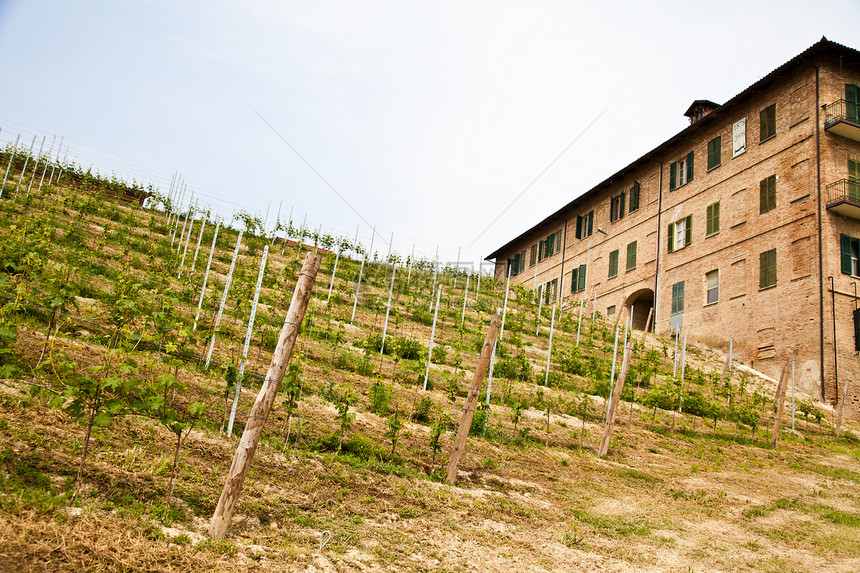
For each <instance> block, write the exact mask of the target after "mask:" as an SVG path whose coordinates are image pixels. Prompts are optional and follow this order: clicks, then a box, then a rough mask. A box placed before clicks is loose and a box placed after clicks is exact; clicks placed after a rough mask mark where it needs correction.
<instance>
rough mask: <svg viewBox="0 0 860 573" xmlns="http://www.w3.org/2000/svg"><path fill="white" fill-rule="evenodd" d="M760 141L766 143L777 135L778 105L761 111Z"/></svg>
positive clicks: (772, 105)
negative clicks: (765, 141) (766, 140)
mask: <svg viewBox="0 0 860 573" xmlns="http://www.w3.org/2000/svg"><path fill="white" fill-rule="evenodd" d="M759 122H760V131H761V133H760V137H759V140H760V141H764V140H765V139H768V138H770V137H773V136H774V135H776V104H771V105H769V106H767V107H766V108H764V109H763V110H761V113H760V114H759Z"/></svg>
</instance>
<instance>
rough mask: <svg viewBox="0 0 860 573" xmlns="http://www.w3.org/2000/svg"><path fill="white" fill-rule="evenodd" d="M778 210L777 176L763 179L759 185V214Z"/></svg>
mask: <svg viewBox="0 0 860 573" xmlns="http://www.w3.org/2000/svg"><path fill="white" fill-rule="evenodd" d="M774 209H776V175H771V176H770V177H768V178H766V179H762V180H761V183H760V184H759V213H767V212H768V211H773V210H774Z"/></svg>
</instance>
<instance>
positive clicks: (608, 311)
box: [606, 304, 615, 316]
mask: <svg viewBox="0 0 860 573" xmlns="http://www.w3.org/2000/svg"><path fill="white" fill-rule="evenodd" d="M613 314H615V305H614V304H613V305H612V306H607V307H606V316H612V315H613Z"/></svg>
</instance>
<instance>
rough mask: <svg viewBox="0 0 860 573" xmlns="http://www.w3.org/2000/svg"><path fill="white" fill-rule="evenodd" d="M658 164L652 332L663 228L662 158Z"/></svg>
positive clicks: (655, 319)
mask: <svg viewBox="0 0 860 573" xmlns="http://www.w3.org/2000/svg"><path fill="white" fill-rule="evenodd" d="M654 161H656V162H657V163H659V164H660V175H659V177H658V182H657V261H656V263H655V264H656V267H655V268H654V321H653V322H652V323H651V325H652V326H651V327H652V328H653V329H654V332H656V331H657V326H656V325H657V299H658V296H659V295H658V293H659V292H660V289H659V288H658V287H659V286H660V247H661V245H662V240H663V239H662V237H661V236H660V232H661V231H662V230H663V223H662V216H663V158H662V157H661V158H660V161H657V160H656V159H655V160H654ZM645 328H648V325H647V324H646V325H645Z"/></svg>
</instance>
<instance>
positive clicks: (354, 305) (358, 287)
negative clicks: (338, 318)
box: [349, 225, 376, 323]
mask: <svg viewBox="0 0 860 573" xmlns="http://www.w3.org/2000/svg"><path fill="white" fill-rule="evenodd" d="M375 235H376V225H374V226H373V234H372V235H370V249H371V250H373V239H374V237H375ZM356 236H358V235H357V234H356ZM367 257H368V253H364V258H363V259H362V260H361V267H360V268H359V269H358V282H357V283H356V284H355V300H354V301H353V302H352V318H350V319H349V322H350V323H352V322H353V321H354V320H355V310H356V309H357V308H358V293H359V291H360V290H361V276H362V275H363V274H364V263H366V262H367Z"/></svg>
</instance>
